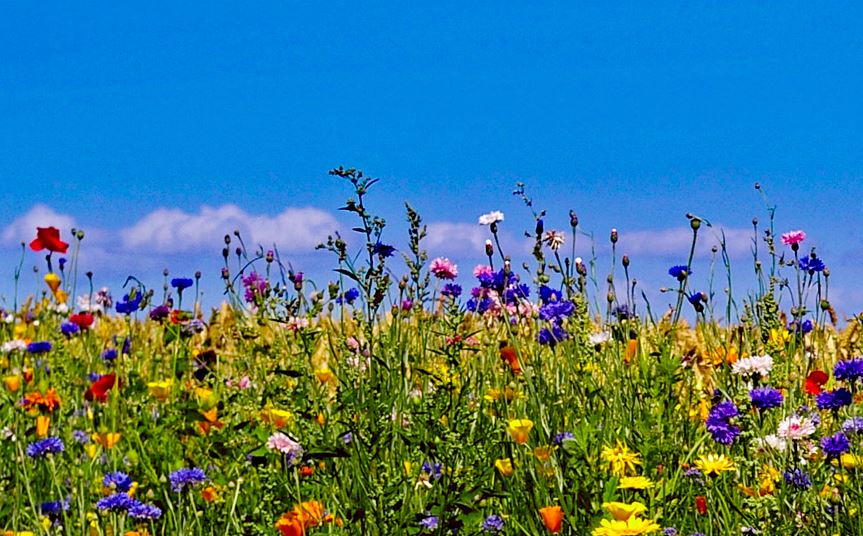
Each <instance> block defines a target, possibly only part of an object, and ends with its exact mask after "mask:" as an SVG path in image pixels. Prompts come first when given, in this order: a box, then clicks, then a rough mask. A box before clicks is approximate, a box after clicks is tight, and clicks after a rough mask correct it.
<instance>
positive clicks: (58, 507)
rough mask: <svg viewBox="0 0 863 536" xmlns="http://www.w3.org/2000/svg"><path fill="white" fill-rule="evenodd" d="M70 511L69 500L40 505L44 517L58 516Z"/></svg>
mask: <svg viewBox="0 0 863 536" xmlns="http://www.w3.org/2000/svg"><path fill="white" fill-rule="evenodd" d="M68 509H69V499H65V500H63V501H48V502H43V503H42V504H41V505H39V511H40V512H41V513H42V515H44V516H49V517H52V516H56V515H58V514H60V513H62V512H65V511H66V510H68Z"/></svg>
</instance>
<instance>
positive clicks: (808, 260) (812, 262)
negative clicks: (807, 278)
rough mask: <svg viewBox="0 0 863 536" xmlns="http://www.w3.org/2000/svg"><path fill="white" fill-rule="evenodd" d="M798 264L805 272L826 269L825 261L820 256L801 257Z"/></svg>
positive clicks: (811, 272) (812, 272)
mask: <svg viewBox="0 0 863 536" xmlns="http://www.w3.org/2000/svg"><path fill="white" fill-rule="evenodd" d="M798 264H799V266H800V269H801V270H803V271H804V272H809V273H810V274H814V273H815V272H823V271H824V261H822V260H821V259H819V258H818V257H811V256H809V257H803V258H802V259H800V262H799V263H798Z"/></svg>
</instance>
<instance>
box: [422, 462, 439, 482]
mask: <svg viewBox="0 0 863 536" xmlns="http://www.w3.org/2000/svg"><path fill="white" fill-rule="evenodd" d="M421 470H422V472H423V473H425V474H427V475H429V476H430V477H431V478H432V479H434V480H440V479H441V477H442V476H443V464H440V463H430V462H425V463H424V464H422V467H421Z"/></svg>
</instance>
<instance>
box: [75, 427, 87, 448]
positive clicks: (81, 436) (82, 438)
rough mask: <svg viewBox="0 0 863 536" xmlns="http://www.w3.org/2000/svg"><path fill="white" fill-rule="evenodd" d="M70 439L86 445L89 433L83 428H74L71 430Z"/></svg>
mask: <svg viewBox="0 0 863 536" xmlns="http://www.w3.org/2000/svg"><path fill="white" fill-rule="evenodd" d="M72 439H74V440H75V442H76V443H80V444H82V445H86V444H87V443H89V442H90V434H88V433H87V432H85V431H84V430H75V431H74V432H72Z"/></svg>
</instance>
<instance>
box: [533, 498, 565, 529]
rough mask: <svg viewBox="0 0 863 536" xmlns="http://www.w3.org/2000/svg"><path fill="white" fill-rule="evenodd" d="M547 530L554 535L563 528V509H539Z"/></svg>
mask: <svg viewBox="0 0 863 536" xmlns="http://www.w3.org/2000/svg"><path fill="white" fill-rule="evenodd" d="M539 515H540V516H542V522H543V523H544V524H545V528H547V529H548V531H549V532H550V533H552V534H557V533H558V532H560V530H561V529H562V528H563V509H561V507H560V506H557V505H555V506H544V507H542V508H540V509H539Z"/></svg>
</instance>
